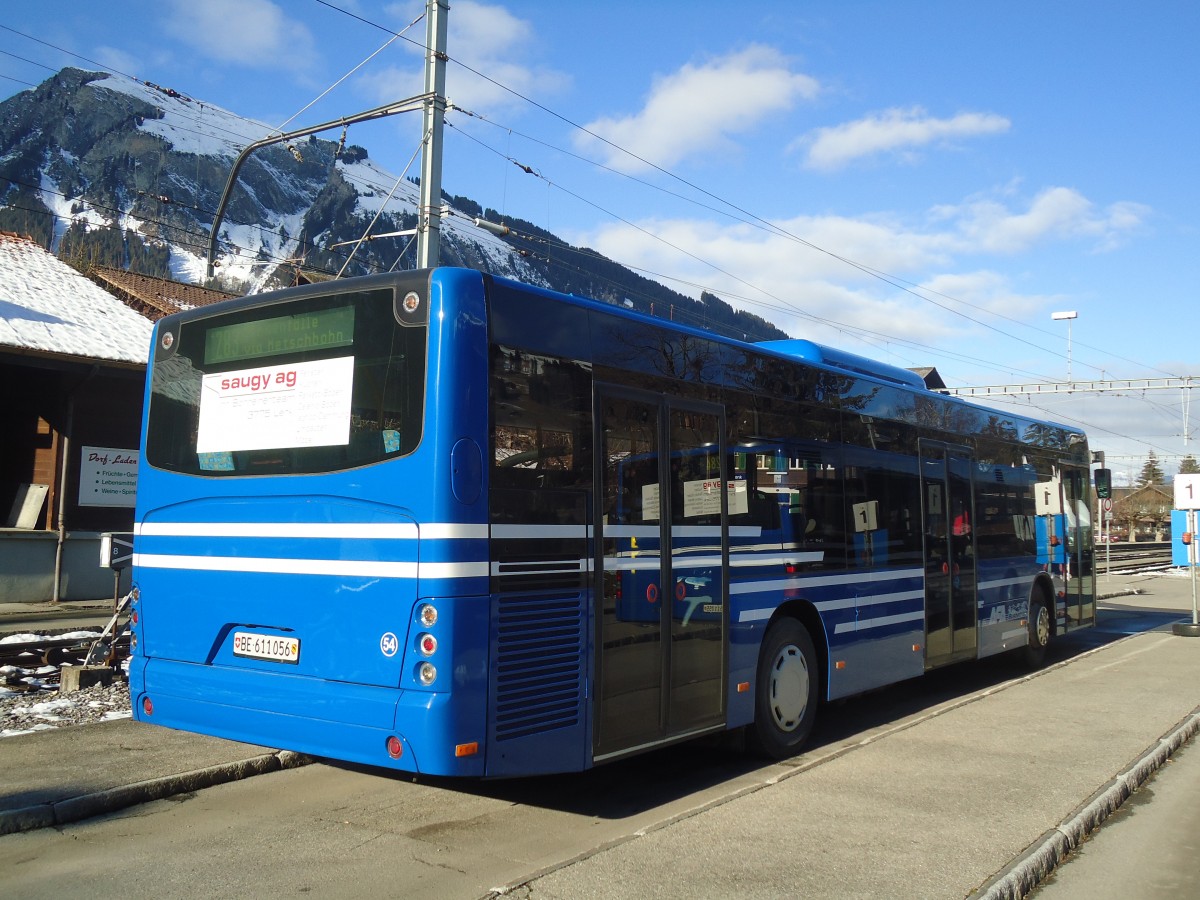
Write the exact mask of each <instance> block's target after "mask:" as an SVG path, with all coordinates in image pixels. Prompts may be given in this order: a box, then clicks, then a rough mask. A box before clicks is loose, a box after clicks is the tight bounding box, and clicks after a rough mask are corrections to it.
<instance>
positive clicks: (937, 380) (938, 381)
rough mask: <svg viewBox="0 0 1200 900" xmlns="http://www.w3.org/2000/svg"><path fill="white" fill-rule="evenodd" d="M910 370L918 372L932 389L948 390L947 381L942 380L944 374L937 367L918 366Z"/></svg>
mask: <svg viewBox="0 0 1200 900" xmlns="http://www.w3.org/2000/svg"><path fill="white" fill-rule="evenodd" d="M908 371H910V372H916V373H917V374H918V375H920V376H921V380H922V381H924V382H925V387H927V388H929V389H930V390H931V391H944V390H946V382H945V381H943V380H942V376H941V375H940V374H939V373H938V370H937V368H936V367H934V366H917V367H916V368H913V369H909V370H908Z"/></svg>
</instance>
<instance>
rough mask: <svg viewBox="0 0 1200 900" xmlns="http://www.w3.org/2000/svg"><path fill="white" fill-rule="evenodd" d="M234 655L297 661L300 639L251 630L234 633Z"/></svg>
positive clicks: (277, 660) (278, 660)
mask: <svg viewBox="0 0 1200 900" xmlns="http://www.w3.org/2000/svg"><path fill="white" fill-rule="evenodd" d="M233 655H234V656H248V657H250V658H252V659H269V660H272V661H273V662H285V663H295V662H299V661H300V639H299V638H293V637H280V636H279V635H275V634H253V633H251V632H249V631H235V632H234V633H233Z"/></svg>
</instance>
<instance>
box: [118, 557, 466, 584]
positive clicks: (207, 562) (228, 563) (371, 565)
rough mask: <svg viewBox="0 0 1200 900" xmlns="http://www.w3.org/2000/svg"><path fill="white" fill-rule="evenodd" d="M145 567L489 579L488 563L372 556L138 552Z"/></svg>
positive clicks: (136, 561)
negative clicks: (324, 557) (341, 557)
mask: <svg viewBox="0 0 1200 900" xmlns="http://www.w3.org/2000/svg"><path fill="white" fill-rule="evenodd" d="M133 564H134V565H135V566H137V567H139V568H143V569H196V570H201V571H208V572H264V573H272V574H279V575H354V576H362V577H367V578H486V577H487V576H488V574H489V571H488V564H487V563H482V562H464V563H416V562H381V561H379V560H371V559H279V558H273V557H250V556H183V555H178V554H168V553H135V554H134V555H133Z"/></svg>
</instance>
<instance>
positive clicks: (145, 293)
mask: <svg viewBox="0 0 1200 900" xmlns="http://www.w3.org/2000/svg"><path fill="white" fill-rule="evenodd" d="M92 277H93V278H95V279H96V281H97V282H98V283H99V284H100V285H101V286H102V287H106V288H108V289H109V290H111V291H113V292H114V293H115V294H116V295H117V296H118V297H120V298H121V300H123V301H124V302H125V303H126V304H127V305H128V306H131V307H132V308H133V309H135V310H137V311H138V312H140V313H141V314H142V315H144V316H146V317H147V318H149V319H150V321H152V322H157V321H158V320H159V319H161V318H162V317H163V316H167V315H170V314H171V313H175V312H179V311H180V310H184V309H194V308H195V307H197V306H208V305H209V304H210V303H217V302H219V301H221V300H228V299H230V298H231V297H237V296H238V295H237V294H231V293H229V292H227V291H215V290H211V289H209V288H202V287H198V286H197V285H194V284H183V283H181V282H178V281H169V280H167V279H166V278H155V277H153V276H152V275H140V274H138V273H137V272H126V271H124V270H123V269H110V268H108V267H106V266H94V267H93V268H92Z"/></svg>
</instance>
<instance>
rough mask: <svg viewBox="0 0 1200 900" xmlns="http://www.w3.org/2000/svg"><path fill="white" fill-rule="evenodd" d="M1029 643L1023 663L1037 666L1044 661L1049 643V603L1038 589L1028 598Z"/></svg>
mask: <svg viewBox="0 0 1200 900" xmlns="http://www.w3.org/2000/svg"><path fill="white" fill-rule="evenodd" d="M1028 627H1029V643H1028V644H1027V645H1026V646H1025V650H1024V658H1025V664H1026V665H1027V666H1029V667H1030V668H1031V669H1036V668H1038V667H1039V666H1040V665H1041V664H1042V663H1044V662H1045V661H1046V648H1047V647H1048V646H1049V645H1050V633H1051V630H1052V629H1051V624H1050V604H1049V603H1047V602H1046V598H1045V596H1044V595H1042V594H1041V592H1040V591H1039V592H1038V593H1037V595H1035V596H1033V597H1030V598H1029V626H1028Z"/></svg>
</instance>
